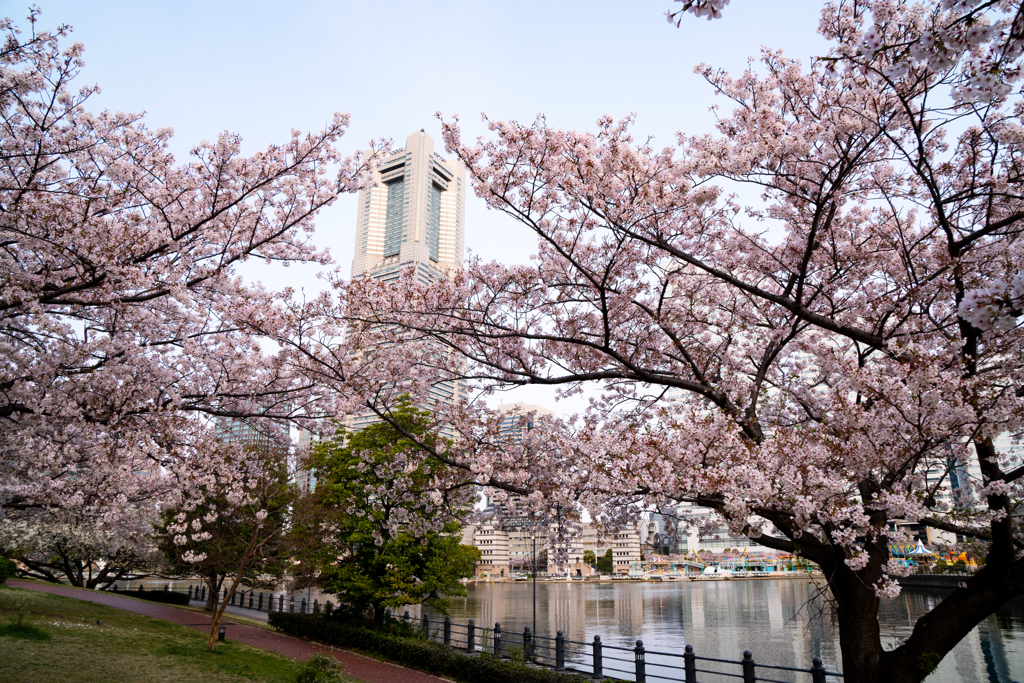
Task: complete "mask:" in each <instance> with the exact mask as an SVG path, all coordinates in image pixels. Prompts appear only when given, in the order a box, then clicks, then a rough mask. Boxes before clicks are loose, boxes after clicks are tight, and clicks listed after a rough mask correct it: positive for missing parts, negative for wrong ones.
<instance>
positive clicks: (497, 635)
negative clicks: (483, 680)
mask: <svg viewBox="0 0 1024 683" xmlns="http://www.w3.org/2000/svg"><path fill="white" fill-rule="evenodd" d="M494 656H495V657H498V658H499V659H500V658H501V622H498V621H496V622H494Z"/></svg>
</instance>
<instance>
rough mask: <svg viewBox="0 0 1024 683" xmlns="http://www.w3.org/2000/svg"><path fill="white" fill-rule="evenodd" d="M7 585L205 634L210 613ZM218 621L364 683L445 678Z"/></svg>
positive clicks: (265, 645) (425, 682)
mask: <svg viewBox="0 0 1024 683" xmlns="http://www.w3.org/2000/svg"><path fill="white" fill-rule="evenodd" d="M7 585H9V586H15V587H17V588H24V589H26V590H31V591H40V592H42V593H53V594H55V595H63V596H66V597H69V598H76V599H78V600H88V601H89V602H95V603H97V604H100V605H108V606H110V607H116V608H117V609H123V610H125V611H126V612H134V613H136V614H145V615H146V616H150V617H154V618H156V619H163V620H164V621H170V622H173V623H175V624H181V625H182V626H189V627H191V628H194V629H197V630H199V631H204V632H206V633H209V632H210V621H211V616H210V615H209V614H207V613H206V612H189V611H187V610H183V609H177V608H176V607H172V606H170V605H163V604H160V603H158V602H146V601H144V600H132V599H130V598H125V597H122V596H119V595H117V594H114V593H106V592H100V591H91V590H85V589H82V588H72V587H70V586H57V585H51V584H42V583H33V582H28V581H16V580H14V579H10V580H8V581H7ZM221 624H223V625H224V626H225V627H226V634H227V638H228V639H229V640H234V641H236V642H239V643H245V644H246V645H252V646H253V647H258V648H260V649H262V650H270V651H271V652H276V653H278V654H280V655H284V656H285V657H294V658H296V659H301V660H306V659H309V658H310V656H312V655H314V654H326V655H330V656H331V657H334V658H335V659H336V660H338V663H339V664H341V670H342V671H343V672H344V673H345V675H346V676H351V677H352V678H357V679H359V680H361V681H366V683H445V679H443V678H438V677H437V676H432V675H430V674H426V673H423V672H422V671H415V670H413V669H406V668H405V667H402V666H398V665H397V664H388V663H387V662H378V661H377V660H376V659H370V658H369V657H364V656H362V655H359V654H356V653H354V652H349V651H348V650H339V649H337V648H333V647H328V646H326V645H318V644H316V643H311V642H309V641H308V640H301V639H299V638H292V637H291V636H286V635H284V634H281V633H275V632H273V631H268V630H266V629H262V628H257V627H255V626H249V625H247V624H239V623H236V622H233V621H231V620H230V619H228V618H227V615H226V614H225V619H224V620H222V621H221Z"/></svg>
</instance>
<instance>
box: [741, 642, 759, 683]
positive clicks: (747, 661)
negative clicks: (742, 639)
mask: <svg viewBox="0 0 1024 683" xmlns="http://www.w3.org/2000/svg"><path fill="white" fill-rule="evenodd" d="M741 663H742V664H743V683H757V677H756V676H754V666H755V664H754V655H752V654H750V650H744V651H743V662H741Z"/></svg>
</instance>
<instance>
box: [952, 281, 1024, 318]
mask: <svg viewBox="0 0 1024 683" xmlns="http://www.w3.org/2000/svg"><path fill="white" fill-rule="evenodd" d="M1022 308H1024V273H1018V274H1017V275H1015V276H1014V277H1012V278H1011V279H1010V281H1009V282H1006V281H1000V280H997V281H995V282H993V283H992V284H991V285H990V286H988V287H979V288H977V289H972V290H970V291H968V292H967V294H966V295H965V296H964V299H963V301H962V302H960V309H959V313H960V317H962V318H963V319H964V320H966V321H967V322H969V323H971V324H972V325H974V326H975V327H977V328H978V329H979V330H985V331H993V330H994V331H996V332H1008V331H1010V330H1012V329H1013V328H1015V327H1016V326H1017V325H1018V320H1019V319H1020V317H1021V315H1024V313H1022V312H1021V309H1022Z"/></svg>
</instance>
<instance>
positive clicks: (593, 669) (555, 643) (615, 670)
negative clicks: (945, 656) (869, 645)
mask: <svg viewBox="0 0 1024 683" xmlns="http://www.w3.org/2000/svg"><path fill="white" fill-rule="evenodd" d="M135 590H146V589H145V588H143V587H141V586H140V588H138V589H135ZM148 590H150V591H154V590H156V591H159V590H161V589H160V588H153V587H152V586H150V588H149V589H148ZM162 590H164V591H168V592H178V593H186V592H187V594H188V597H189V599H190V600H201V601H205V600H206V599H207V596H208V594H207V587H206V586H205V585H204V584H200V585H189V586H188V589H187V591H186V590H184V589H182V588H181V587H178V588H177V589H172V588H171V586H170V584H165V585H164V587H163V588H162ZM114 591H115V592H116V591H117V586H116V585H115V586H114ZM226 595H227V589H224V590H222V591H221V592H220V595H218V596H217V598H218V602H220V601H222V600H224V599H225V597H226ZM228 605H230V606H234V607H242V608H246V609H254V610H259V611H262V612H291V613H298V614H320V613H321V610H322V609H326V610H327V612H330V611H331V608H332V607H333V605H332V603H331V601H329V600H328V601H327V602H325V603H324V604H323V605H321V604H320V603H319V601H318V600H316V599H314V600H313V601H312V602H311V603H308V602H307V601H306V599H305V598H300V599H299V600H296V599H295V596H289V597H288V598H287V599H286V598H285V594H283V593H278V594H276V595H275V594H274V593H271V592H264V591H255V590H248V591H236V592H235V594H234V595H233V596H232V597H231V599H230V600H229V601H228ZM389 617H390V618H394V616H393V615H391V614H390V613H389ZM400 621H402V622H403V623H405V624H406V625H408V626H410V627H412V628H413V629H415V630H418V631H419V635H420V637H422V638H425V639H427V640H431V641H433V642H437V643H440V644H443V645H446V646H448V647H451V648H453V649H456V650H461V651H462V652H464V653H466V654H468V655H475V654H481V653H489V654H493V655H494V656H496V657H499V658H503V659H511V660H514V661H520V662H522V663H524V664H529V665H533V666H539V667H545V668H551V669H553V670H555V671H564V672H566V673H575V674H579V675H582V676H585V677H588V678H593V679H598V680H604V679H612V680H619V681H636V683H648V681H650V683H657V682H659V681H676V682H677V683H682V682H685V683H718V682H719V681H736V680H739V681H742V682H743V683H755V682H756V683H839V681H841V680H842V679H843V674H842V673H840V672H838V671H833V670H830V669H829V667H828V666H826V665H825V664H823V663H822V660H821V658H819V657H814V658H812V660H811V666H810V668H806V669H801V668H799V667H792V666H776V665H773V664H762V663H760V662H757V661H756V660H755V659H754V656H753V654H752V653H751V652H750V650H746V651H744V652H743V655H742V658H741V659H738V660H730V659H718V658H715V657H699V656H697V654H696V652H694V649H693V646H692V645H687V646H686V647H685V648H684V650H683V652H682V653H679V652H665V651H661V650H648V649H646V648H645V647H644V644H643V641H642V640H637V641H636V645H635V646H634V647H631V648H630V647H620V646H615V645H607V644H605V643H603V642H602V641H601V636H599V635H595V636H594V639H593V640H592V641H591V642H583V641H578V640H570V639H568V638H566V637H565V636H564V635H563V634H562V632H561V631H558V632H557V633H556V634H555V636H554V637H551V636H545V635H540V634H534V633H531V632H530V628H529V627H526V628H525V629H523V631H522V632H519V631H516V632H507V631H503V630H502V628H501V624H500V623H496V624H494V626H493V628H491V627H487V626H481V625H478V624H476V623H475V622H474V620H473V619H470V620H469V622H468V623H466V624H459V623H457V622H453V621H452V620H451V619H450V618H449V617H445V618H444V619H443V620H437V619H431V618H430V615H429V614H426V613H424V614H423V616H422V617H415V618H414V617H411V616H410V615H409V612H408V611H406V612H405V613H404V614H403V615H402V617H401V619H400Z"/></svg>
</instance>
